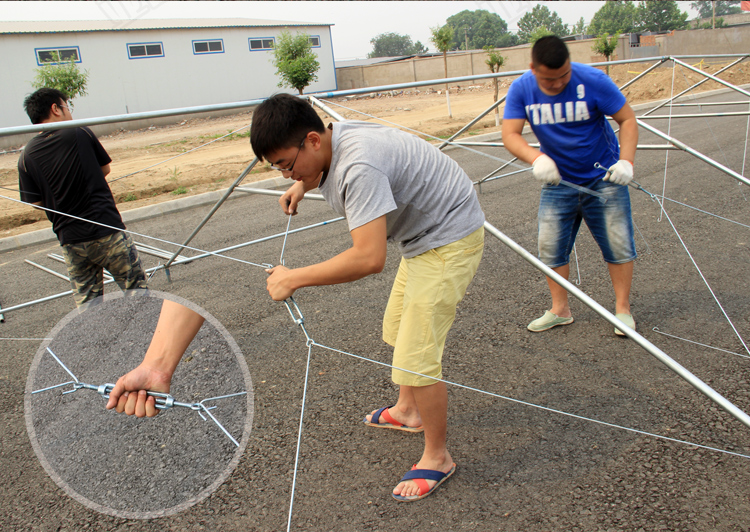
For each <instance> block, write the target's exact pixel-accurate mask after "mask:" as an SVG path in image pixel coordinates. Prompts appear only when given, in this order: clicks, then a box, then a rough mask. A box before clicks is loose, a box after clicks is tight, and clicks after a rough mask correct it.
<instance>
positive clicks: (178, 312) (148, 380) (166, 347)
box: [107, 299, 203, 417]
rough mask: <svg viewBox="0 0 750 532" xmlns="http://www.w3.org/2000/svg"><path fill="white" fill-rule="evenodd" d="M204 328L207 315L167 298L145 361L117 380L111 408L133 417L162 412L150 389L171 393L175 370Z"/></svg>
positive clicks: (108, 403)
mask: <svg viewBox="0 0 750 532" xmlns="http://www.w3.org/2000/svg"><path fill="white" fill-rule="evenodd" d="M201 325H203V316H201V315H200V314H198V313H197V312H193V311H192V310H190V309H189V308H187V307H185V306H183V305H180V304H179V303H175V302H174V301H169V300H166V299H165V300H164V302H163V303H162V306H161V313H160V314H159V321H158V322H157V324H156V330H154V335H153V337H152V338H151V344H150V345H149V346H148V350H147V351H146V355H145V356H144V357H143V362H141V364H140V365H139V366H138V367H137V368H135V369H134V370H133V371H131V372H129V373H127V374H125V375H123V376H122V377H120V378H119V379H118V380H117V384H115V387H114V389H113V390H112V391H111V392H110V394H109V401H107V409H108V410H109V409H112V408H115V407H116V410H117V412H125V413H126V414H127V415H129V416H132V415H133V414H135V415H136V417H143V416H148V417H153V416H155V415H156V414H157V413H158V412H159V411H158V410H157V409H156V404H155V399H154V398H153V397H150V396H147V395H146V390H150V391H153V392H162V393H169V387H170V384H171V382H172V375H173V374H174V370H175V368H176V367H177V364H178V363H179V362H180V359H181V358H182V355H183V354H184V353H185V349H187V348H188V346H189V345H190V342H192V341H193V338H194V337H195V335H196V334H197V333H198V330H199V329H200V328H201ZM130 392H134V393H130Z"/></svg>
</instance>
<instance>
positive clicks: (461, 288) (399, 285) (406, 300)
mask: <svg viewBox="0 0 750 532" xmlns="http://www.w3.org/2000/svg"><path fill="white" fill-rule="evenodd" d="M483 245H484V230H483V229H482V228H480V229H478V230H477V231H476V232H475V233H472V234H471V235H469V236H467V237H466V238H464V239H461V240H459V241H457V242H454V243H452V244H448V245H446V246H442V247H439V248H436V249H434V250H431V251H428V252H426V253H423V254H422V255H419V256H418V257H414V258H412V259H408V260H406V259H405V260H402V263H401V267H400V268H399V273H398V275H397V276H396V280H395V281H394V289H393V291H392V292H391V299H390V300H389V302H388V309H387V310H386V315H385V317H384V319H383V339H384V340H385V341H386V342H387V343H390V344H391V345H394V357H393V365H394V370H393V380H394V382H396V383H397V384H399V386H400V388H399V400H398V402H397V404H396V406H395V407H394V408H392V409H390V412H391V415H392V416H393V417H394V419H395V420H396V421H398V422H400V423H404V424H406V425H408V426H411V427H418V426H420V425H421V426H423V427H424V433H425V449H424V452H423V453H422V457H421V458H420V460H419V462H418V463H417V469H429V470H433V471H441V472H443V473H448V472H450V471H451V469H452V468H453V465H454V464H453V461H452V459H451V456H450V454H449V453H448V450H447V448H446V430H447V424H448V419H447V418H448V393H447V390H446V386H445V384H444V383H442V382H436V381H435V379H439V378H442V365H441V359H442V353H443V348H444V346H445V338H446V336H447V334H448V331H449V330H450V327H451V325H452V324H453V320H454V318H455V313H456V306H457V305H458V303H459V302H460V301H461V299H463V297H464V294H465V293H466V288H467V287H468V285H469V283H470V282H471V280H472V279H473V278H474V274H475V273H476V270H477V267H478V266H479V261H480V260H481V256H482V249H483ZM396 368H403V369H406V370H409V371H413V372H416V373H418V374H419V375H415V374H414V373H407V372H404V371H399V370H398V369H396ZM425 481H426V482H427V489H428V490H429V489H431V488H432V487H433V486H434V485H435V484H436V483H437V481H434V480H430V479H425ZM393 494H394V495H400V496H402V497H412V496H417V495H425V494H426V492H425V491H424V490H422V491H420V488H419V486H418V485H417V483H416V482H414V481H413V480H407V481H405V482H400V483H399V484H398V485H397V486H396V488H395V489H394V490H393Z"/></svg>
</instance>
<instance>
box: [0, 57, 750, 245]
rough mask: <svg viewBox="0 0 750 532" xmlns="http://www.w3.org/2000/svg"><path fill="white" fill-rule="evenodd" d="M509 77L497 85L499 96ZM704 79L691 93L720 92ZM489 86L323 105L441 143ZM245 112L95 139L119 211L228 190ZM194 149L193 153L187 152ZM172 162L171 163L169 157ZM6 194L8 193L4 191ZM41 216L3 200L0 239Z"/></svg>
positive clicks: (641, 91)
mask: <svg viewBox="0 0 750 532" xmlns="http://www.w3.org/2000/svg"><path fill="white" fill-rule="evenodd" d="M725 65H726V63H724V64H707V63H705V62H701V63H699V64H698V65H696V66H698V67H699V68H701V69H703V70H704V71H705V72H708V73H715V72H717V71H718V70H719V69H721V68H722V67H723V66H725ZM649 66H650V64H647V63H633V64H628V65H616V66H613V67H611V69H610V76H611V77H612V79H613V80H614V81H615V82H616V83H617V84H618V85H622V84H624V83H625V82H627V81H629V80H631V79H633V78H634V77H636V76H637V75H638V74H640V73H641V72H643V71H645V70H646V69H647V68H648V67H649ZM721 77H722V79H725V80H726V81H728V82H730V83H732V84H735V85H743V84H745V83H750V67H748V65H747V64H740V65H736V66H734V67H732V68H731V69H729V70H728V71H726V72H724V73H723V74H721ZM701 79H703V76H701V75H700V74H698V73H696V72H692V71H690V70H688V69H686V68H683V67H678V68H677V69H672V68H670V67H669V66H664V67H660V68H658V69H656V70H654V71H653V72H650V73H649V74H647V75H646V76H645V77H644V78H643V79H641V80H638V81H637V82H636V83H634V84H633V85H632V86H631V87H628V88H626V89H625V90H624V94H625V95H626V97H627V98H628V101H629V102H630V103H631V104H635V103H641V102H646V101H651V100H658V99H662V98H666V97H669V96H670V95H671V94H676V93H678V92H681V91H682V90H684V89H686V88H688V87H689V86H691V85H693V84H695V83H697V82H698V81H700V80H701ZM511 81H512V80H511V79H505V80H502V81H501V82H500V94H501V95H502V94H505V93H506V92H507V90H508V86H509V85H510V83H511ZM721 87H722V85H720V84H719V83H717V82H714V81H708V82H706V83H703V84H702V85H700V87H698V88H697V91H707V90H714V89H717V88H721ZM493 94H494V89H493V87H492V83H491V82H490V83H485V84H476V85H462V86H455V87H451V94H450V106H451V111H452V117H449V116H448V107H447V101H446V96H445V93H444V91H432V90H430V91H422V90H418V89H412V90H404V91H388V92H384V93H379V94H377V95H371V96H362V97H356V98H336V99H333V100H330V104H329V105H330V107H331V109H332V110H334V111H335V112H337V113H339V114H341V115H342V116H343V117H344V118H346V119H356V120H374V118H373V117H379V118H380V119H381V120H383V121H386V123H393V124H399V125H402V126H404V127H406V128H409V129H411V130H414V131H415V132H420V133H421V134H422V135H423V136H425V138H433V139H434V137H440V138H446V137H448V136H450V135H452V134H453V133H455V132H457V131H458V130H459V129H461V128H462V127H463V126H464V125H466V124H467V123H468V122H469V121H470V120H472V119H473V118H475V117H476V116H478V115H479V114H480V113H481V112H482V111H484V110H485V109H487V108H488V107H489V106H490V105H491V104H492V102H493ZM251 117H252V113H251V112H245V113H240V114H237V115H232V116H228V117H221V118H207V119H192V120H185V121H183V122H182V123H180V124H175V125H172V126H166V127H151V128H148V129H142V130H137V131H125V130H122V131H120V132H118V133H116V134H113V135H109V136H104V137H101V141H102V144H103V145H104V147H105V148H106V149H107V151H108V152H109V154H110V156H111V157H112V161H113V162H112V173H111V174H110V175H109V177H108V180H109V181H110V187H111V188H112V192H113V194H114V196H115V200H116V201H117V205H118V208H119V209H120V210H121V211H127V210H130V209H133V208H137V207H143V206H145V205H150V204H153V203H160V202H164V201H170V200H173V199H176V198H179V197H183V196H191V195H195V194H201V193H203V192H208V191H212V190H218V189H224V188H226V187H227V186H229V185H230V184H231V183H232V182H233V181H234V180H235V179H236V178H237V176H238V175H239V174H240V173H241V172H242V170H243V169H244V168H245V167H246V166H247V165H248V164H249V163H250V161H251V160H252V151H251V150H250V145H249V126H250V121H251ZM499 129H500V128H499V127H498V126H497V125H496V120H495V116H494V114H490V115H489V116H487V117H485V118H484V119H482V120H481V121H479V122H478V123H477V124H476V125H474V126H473V127H472V128H471V129H470V130H469V131H468V133H467V135H469V136H470V135H476V134H481V133H491V132H496V131H499ZM192 150H194V151H192ZM173 157H174V159H172V158H173ZM17 160H18V154H17V153H9V154H5V155H2V156H0V186H2V187H3V190H2V194H3V195H7V196H9V197H13V198H16V197H18V192H17V190H18V172H17V169H16V165H17ZM278 175H279V174H278V172H275V171H273V170H271V169H270V168H269V167H268V166H267V165H266V164H262V165H258V166H257V167H256V168H255V169H253V171H252V172H251V174H250V175H249V176H247V177H246V178H245V180H244V183H251V182H254V181H260V180H263V179H268V178H272V177H276V176H278ZM8 189H11V190H8ZM49 226H50V223H49V222H48V221H47V220H46V216H45V215H44V213H43V212H41V211H38V210H35V209H33V208H31V207H28V206H26V205H21V204H18V203H14V202H10V201H8V200H5V201H4V203H3V209H2V214H0V238H2V237H7V236H13V235H17V234H20V233H24V232H28V231H33V230H37V229H41V228H44V227H49Z"/></svg>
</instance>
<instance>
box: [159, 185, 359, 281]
mask: <svg viewBox="0 0 750 532" xmlns="http://www.w3.org/2000/svg"><path fill="white" fill-rule="evenodd" d="M305 197H307V196H305ZM345 219H346V218H344V217H343V216H340V217H339V218H333V219H332V220H326V221H325V222H318V223H316V224H312V225H307V226H305V227H300V228H299V229H292V230H290V231H289V234H292V233H299V232H300V231H306V230H307V229H313V228H315V227H322V226H324V225H328V224H332V223H334V222H340V221H342V220H345ZM285 234H286V233H276V234H275V235H270V236H264V237H263V238H259V239H257V240H251V241H250V242H243V243H242V244H235V245H234V246H229V247H227V248H223V249H218V250H216V251H212V252H211V253H202V254H200V255H196V256H195V257H187V258H184V259H182V260H176V261H174V263H173V264H187V263H188V262H192V261H194V260H198V259H203V258H205V257H215V256H216V254H217V253H224V252H226V251H233V250H235V249H240V248H243V247H247V246H251V245H253V244H259V243H261V242H267V241H269V240H273V239H274V238H281V237H282V236H284V235H285ZM162 267H163V266H157V267H156V268H162Z"/></svg>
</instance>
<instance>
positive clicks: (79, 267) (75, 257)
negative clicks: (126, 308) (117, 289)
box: [62, 242, 104, 307]
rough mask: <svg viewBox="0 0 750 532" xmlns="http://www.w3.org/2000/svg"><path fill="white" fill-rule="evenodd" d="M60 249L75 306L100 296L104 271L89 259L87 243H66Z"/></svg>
mask: <svg viewBox="0 0 750 532" xmlns="http://www.w3.org/2000/svg"><path fill="white" fill-rule="evenodd" d="M62 250H63V256H64V257H65V264H66V266H67V267H68V277H70V285H71V287H72V289H73V298H74V299H75V302H76V306H77V307H80V306H81V305H83V304H84V303H87V302H89V301H91V300H92V299H94V298H96V297H99V296H101V295H102V293H103V292H104V277H103V273H104V272H103V271H102V267H101V266H99V265H98V264H95V263H94V262H92V261H91V260H90V259H89V256H88V254H89V243H88V242H83V243H80V244H66V245H64V246H62Z"/></svg>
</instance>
